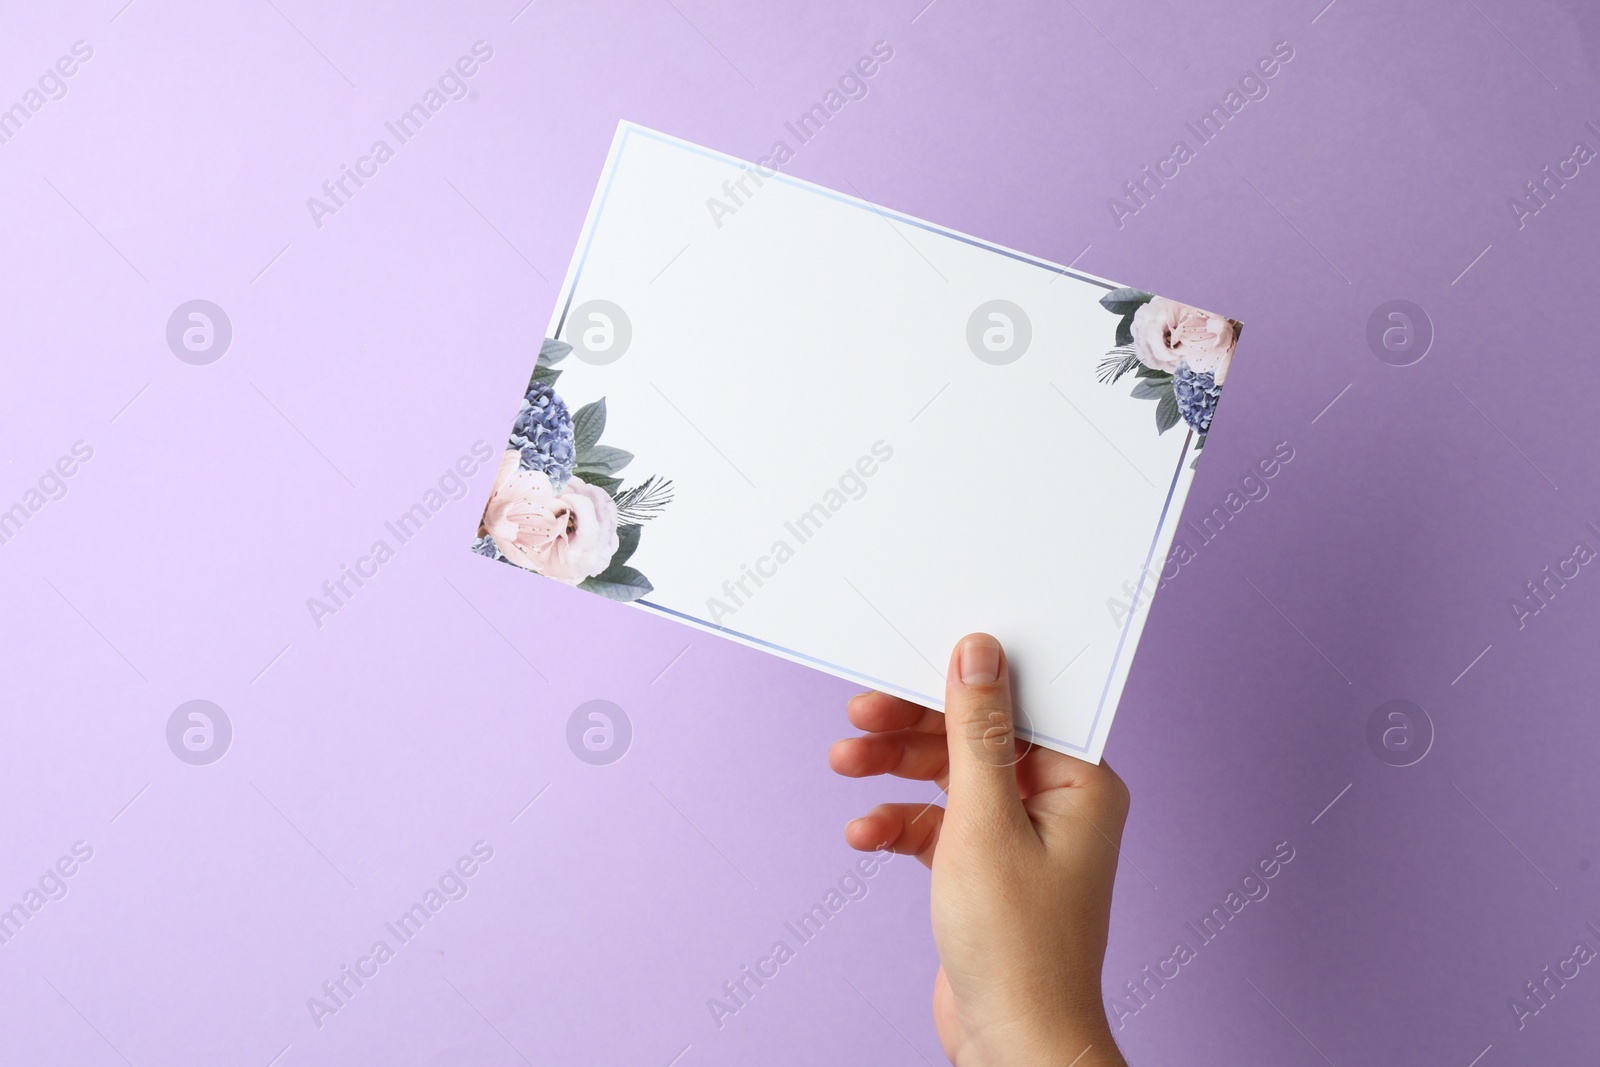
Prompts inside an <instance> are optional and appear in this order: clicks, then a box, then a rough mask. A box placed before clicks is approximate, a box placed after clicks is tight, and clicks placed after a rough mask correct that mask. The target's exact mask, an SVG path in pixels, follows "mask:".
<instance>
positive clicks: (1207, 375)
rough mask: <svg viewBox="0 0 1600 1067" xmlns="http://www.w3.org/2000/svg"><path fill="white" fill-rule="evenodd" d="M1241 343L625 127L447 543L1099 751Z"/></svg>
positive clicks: (1122, 294) (1174, 305)
mask: <svg viewBox="0 0 1600 1067" xmlns="http://www.w3.org/2000/svg"><path fill="white" fill-rule="evenodd" d="M1239 330H1240V325H1239V323H1238V322H1236V321H1234V320H1232V319H1228V318H1226V317H1223V316H1220V315H1215V314H1212V313H1210V312H1207V311H1203V310H1200V309H1198V308H1195V307H1191V306H1189V305H1186V304H1183V303H1180V302H1178V301H1175V300H1168V299H1165V298H1162V297H1158V296H1153V295H1152V294H1150V293H1147V292H1144V291H1142V290H1139V289H1133V288H1129V287H1125V286H1119V285H1116V284H1114V283H1112V282H1108V281H1104V280H1102V279H1100V278H1096V277H1094V276H1092V275H1089V274H1085V273H1083V272H1082V271H1078V270H1073V269H1070V268H1068V267H1063V266H1059V265H1057V264H1054V263H1050V262H1047V261H1045V260H1042V259H1039V258H1037V257H1034V256H1029V255H1025V254H1023V253H1021V252H1017V251H1014V250H1011V249H1008V248H1003V247H1001V246H998V245H995V244H993V243H991V242H988V241H984V240H981V239H979V238H976V237H971V236H968V235H965V234H961V233H957V232H955V231H952V230H949V229H946V228H944V227H941V226H938V225H935V224H933V223H929V222H925V221H922V220H920V219H915V218H911V217H909V216H906V215H904V214H901V213H899V212H895V211H892V210H889V209H887V208H883V207H879V206H876V205H873V204H870V203H867V202H865V201H863V200H861V199H859V198H857V197H855V196H850V195H847V194H845V193H841V192H838V191H835V190H830V189H824V188H822V187H820V186H817V185H813V184H810V183H807V182H803V181H799V180H797V179H795V178H792V177H789V176H788V175H785V174H783V173H782V172H781V171H779V170H776V169H773V168H772V167H771V166H768V165H758V164H750V163H746V162H742V161H740V160H737V159H734V158H731V157H729V156H725V155H722V154H720V153H717V152H713V151H710V150H707V149H704V148H701V147H698V146H696V145H692V144H689V143H687V142H684V141H681V140H678V139H675V138H672V137H669V136H666V135H663V134H660V133H656V132H654V131H651V130H648V129H645V128H643V127H640V126H636V125H632V124H628V123H624V124H622V125H621V126H620V127H619V129H618V131H617V136H616V139H615V141H614V142H613V145H612V148H611V152H610V156H609V158H608V159H607V161H606V165H605V170H604V172H603V173H602V175H601V177H600V183H599V188H598V189H597V191H596V193H595V197H594V201H593V204H592V205H591V207H590V210H589V215H588V219H587V221H586V222H585V224H584V228H583V232H582V236H581V238H580V240H579V242H578V247H577V250H576V252H575V254H574V256H573V260H572V264H571V266H570V268H569V269H568V272H567V277H566V281H565V284H564V285H563V288H562V291H561V295H560V298H559V300H558V302H557V306H556V308H555V310H554V313H553V314H552V317H551V322H550V327H549V330H548V337H547V339H546V340H545V341H544V343H543V345H542V346H541V348H540V351H539V355H538V357H537V360H536V362H535V364H534V366H532V367H531V368H530V371H531V378H530V379H529V381H528V384H527V387H526V389H525V391H524V392H523V395H522V396H521V398H520V399H519V400H518V401H517V406H516V410H515V413H514V416H513V418H512V421H511V425H510V432H509V434H508V436H507V438H506V446H505V452H504V454H503V457H502V460H501V463H500V468H499V473H498V477H497V478H496V481H495V483H494V487H493V490H492V492H491V495H490V498H489V501H488V503H487V506H486V507H485V510H484V513H483V516H482V519H481V522H480V525H479V528H478V531H477V539H476V540H475V541H474V543H473V550H474V551H475V552H478V553H479V554H481V555H484V556H486V557H489V558H491V559H495V560H500V561H503V562H506V563H509V564H512V565H514V566H517V567H520V568H522V569H525V570H529V571H533V572H535V573H536V574H539V575H543V576H544V577H545V578H548V579H551V580H554V581H558V582H563V583H566V584H568V585H572V586H575V587H577V588H578V589H582V590H587V591H589V592H592V593H595V594H597V595H600V596H603V597H607V598H609V599H611V600H613V601H617V602H619V603H624V604H631V605H633V606H634V607H636V608H639V609H642V610H645V611H651V612H655V613H657V614H659V615H664V616H666V617H668V618H672V619H676V620H678V621H680V622H682V623H684V624H686V625H689V626H693V627H696V628H697V629H701V630H704V631H706V632H709V633H713V634H718V635H720V636H722V637H725V638H727V639H729V640H734V641H739V642H742V643H744V644H747V645H751V646H753V647H755V648H759V649H763V650H765V651H767V652H770V653H772V654H774V655H778V656H783V657H785V658H787V659H790V660H793V661H796V662H799V663H804V664H807V665H810V666H813V667H816V668H817V669H819V670H823V671H827V672H829V673H831V674H835V675H838V676H840V677H843V678H848V679H851V680H853V681H856V682H858V683H860V684H862V685H863V686H870V687H872V688H876V689H882V690H885V691H887V692H891V693H896V694H898V695H900V696H903V697H906V698H907V699H910V700H913V701H916V702H918V703H921V704H925V705H927V706H928V707H931V708H936V709H938V708H942V703H943V692H944V674H945V665H946V662H947V660H948V657H949V655H950V650H951V648H952V647H953V646H954V644H955V642H956V641H957V639H959V638H960V637H961V636H962V635H964V634H966V633H969V632H971V631H974V630H985V631H988V632H990V633H993V634H994V635H995V636H997V637H998V638H999V639H1000V640H1001V641H1002V642H1003V643H1004V645H1005V647H1006V651H1007V654H1008V656H1009V658H1010V661H1011V667H1012V673H1013V683H1014V687H1015V694H1016V699H1017V708H1018V717H1019V725H1020V726H1021V728H1022V729H1021V733H1022V735H1023V736H1024V737H1027V738H1030V739H1032V740H1033V741H1035V742H1037V743H1039V744H1043V745H1046V746H1048V747H1050V748H1053V749H1056V750H1058V751H1061V752H1066V753H1070V754H1072V755H1075V756H1078V757H1081V758H1083V759H1086V760H1090V761H1098V760H1099V758H1100V754H1101V750H1102V749H1103V747H1104V745H1105V740H1106V734H1107V731H1108V730H1109V728H1110V725H1111V721H1112V719H1113V717H1114V716H1115V714H1116V710H1117V704H1118V701H1119V698H1120V696H1121V693H1122V688H1123V683H1124V681H1125V680H1126V678H1127V676H1128V670H1129V668H1130V666H1131V664H1132V663H1133V661H1134V658H1135V652H1136V650H1137V648H1138V645H1139V637H1140V632H1141V630H1142V629H1143V625H1144V620H1145V618H1146V616H1147V611H1146V610H1145V609H1146V607H1147V606H1148V604H1149V601H1150V598H1151V597H1152V596H1153V595H1154V592H1155V585H1156V579H1157V577H1158V572H1159V569H1160V568H1161V566H1162V565H1163V562H1164V561H1165V559H1166V555H1167V552H1168V549H1169V546H1170V545H1171V542H1172V536H1173V531H1174V528H1175V526H1176V524H1177V520H1178V516H1179V512H1180V511H1181V510H1182V506H1183V501H1184V497H1185V495H1186V494H1187V492H1188V490H1189V485H1190V482H1191V481H1192V479H1193V477H1194V467H1195V463H1196V461H1197V459H1198V457H1199V456H1200V455H1201V454H1202V453H1201V448H1202V447H1203V445H1204V443H1205V437H1206V434H1207V433H1208V432H1209V430H1210V429H1211V423H1212V419H1213V416H1214V414H1215V412H1216V408H1217V404H1218V400H1219V398H1220V394H1221V392H1222V389H1223V386H1224V383H1225V382H1226V380H1227V377H1228V374H1229V369H1230V365H1231V363H1232V358H1233V353H1234V348H1235V345H1236V342H1237V340H1238V336H1239ZM1119 605H1121V606H1122V608H1121V610H1119V607H1118V606H1119Z"/></svg>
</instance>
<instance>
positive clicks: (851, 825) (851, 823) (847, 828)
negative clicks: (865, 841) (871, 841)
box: [844, 819, 867, 834]
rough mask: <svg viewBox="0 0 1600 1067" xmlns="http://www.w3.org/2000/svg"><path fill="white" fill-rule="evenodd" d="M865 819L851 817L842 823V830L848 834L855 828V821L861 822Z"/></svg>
mask: <svg viewBox="0 0 1600 1067" xmlns="http://www.w3.org/2000/svg"><path fill="white" fill-rule="evenodd" d="M866 821H867V820H865V819H851V820H850V821H849V822H847V823H845V824H844V832H845V833H847V834H848V833H849V832H850V831H851V830H853V829H855V827H856V824H857V823H863V822H866Z"/></svg>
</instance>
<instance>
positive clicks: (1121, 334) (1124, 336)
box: [1117, 311, 1133, 345]
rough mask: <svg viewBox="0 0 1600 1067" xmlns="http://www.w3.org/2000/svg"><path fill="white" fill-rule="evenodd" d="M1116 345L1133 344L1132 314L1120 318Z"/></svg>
mask: <svg viewBox="0 0 1600 1067" xmlns="http://www.w3.org/2000/svg"><path fill="white" fill-rule="evenodd" d="M1117 344H1119V345H1131V344H1133V312H1131V311H1130V312H1128V313H1127V314H1126V315H1124V316H1122V321H1121V322H1119V323H1117Z"/></svg>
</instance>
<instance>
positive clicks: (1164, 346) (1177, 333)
mask: <svg viewBox="0 0 1600 1067" xmlns="http://www.w3.org/2000/svg"><path fill="white" fill-rule="evenodd" d="M1131 329H1132V331H1133V350H1134V353H1135V354H1136V355H1137V356H1138V357H1139V362H1140V363H1143V364H1144V365H1145V366H1147V367H1149V368H1151V369H1152V370H1160V371H1166V372H1167V373H1168V374H1176V373H1177V370H1178V364H1179V363H1180V362H1181V363H1186V364H1188V366H1189V369H1190V370H1192V371H1194V372H1195V373H1196V374H1212V375H1215V377H1216V383H1217V384H1218V385H1221V384H1222V382H1223V379H1224V378H1226V377H1227V376H1228V365H1229V363H1231V362H1232V361H1233V345H1234V341H1235V340H1236V338H1237V331H1236V330H1235V329H1234V325H1233V323H1232V322H1231V321H1230V320H1228V319H1225V318H1223V317H1222V316H1221V315H1213V314H1211V313H1210V312H1209V311H1201V310H1200V309H1199V308H1192V307H1190V306H1189V305H1187V304H1180V303H1178V302H1177V301H1176V300H1168V299H1167V298H1165V297H1161V296H1158V297H1154V298H1152V299H1151V300H1150V301H1149V302H1148V303H1146V304H1144V305H1142V306H1141V307H1140V308H1139V310H1138V311H1136V312H1134V314H1133V323H1132V325H1131Z"/></svg>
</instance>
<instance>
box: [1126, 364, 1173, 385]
mask: <svg viewBox="0 0 1600 1067" xmlns="http://www.w3.org/2000/svg"><path fill="white" fill-rule="evenodd" d="M1134 377H1136V378H1160V379H1161V380H1162V381H1171V380H1172V372H1171V371H1164V370H1156V369H1155V368H1154V367H1146V366H1145V365H1144V364H1143V363H1141V364H1139V371H1138V373H1137V374H1136V375H1134Z"/></svg>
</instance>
